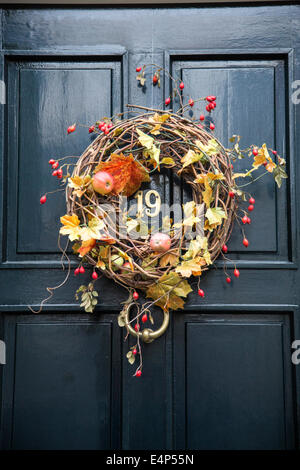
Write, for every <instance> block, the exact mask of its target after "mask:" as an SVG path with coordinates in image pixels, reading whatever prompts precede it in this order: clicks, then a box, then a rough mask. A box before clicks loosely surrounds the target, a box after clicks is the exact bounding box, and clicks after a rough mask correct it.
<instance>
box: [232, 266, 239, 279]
mask: <svg viewBox="0 0 300 470" xmlns="http://www.w3.org/2000/svg"><path fill="white" fill-rule="evenodd" d="M233 274H234V275H235V277H240V271H239V270H238V269H236V268H235V270H234V271H233Z"/></svg>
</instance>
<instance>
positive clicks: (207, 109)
mask: <svg viewBox="0 0 300 470" xmlns="http://www.w3.org/2000/svg"><path fill="white" fill-rule="evenodd" d="M205 109H206V111H208V112H209V113H210V112H211V109H210V106H209V104H207V105H206V106H205Z"/></svg>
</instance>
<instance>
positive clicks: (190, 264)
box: [175, 258, 206, 277]
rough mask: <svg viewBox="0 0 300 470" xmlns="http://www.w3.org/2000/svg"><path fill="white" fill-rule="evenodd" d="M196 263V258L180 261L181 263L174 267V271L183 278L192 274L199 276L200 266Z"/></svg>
mask: <svg viewBox="0 0 300 470" xmlns="http://www.w3.org/2000/svg"><path fill="white" fill-rule="evenodd" d="M197 261H198V258H195V259H190V260H188V261H182V263H181V264H180V265H179V266H177V267H176V269H175V271H176V272H177V273H180V274H181V275H182V276H184V277H190V276H191V275H192V274H193V275H194V276H199V275H200V274H201V264H200V263H198V262H197ZM204 263H205V262H204ZM205 264H206V263H205Z"/></svg>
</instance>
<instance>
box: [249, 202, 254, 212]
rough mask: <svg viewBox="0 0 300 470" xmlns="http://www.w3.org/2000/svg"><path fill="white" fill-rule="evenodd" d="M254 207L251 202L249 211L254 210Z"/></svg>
mask: <svg viewBox="0 0 300 470" xmlns="http://www.w3.org/2000/svg"><path fill="white" fill-rule="evenodd" d="M253 209H254V206H253V205H252V204H250V206H248V211H249V212H252V211H253Z"/></svg>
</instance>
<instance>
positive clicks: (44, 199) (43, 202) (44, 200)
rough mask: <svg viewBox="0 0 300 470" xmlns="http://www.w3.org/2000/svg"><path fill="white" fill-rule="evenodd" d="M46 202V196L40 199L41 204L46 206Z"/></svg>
mask: <svg viewBox="0 0 300 470" xmlns="http://www.w3.org/2000/svg"><path fill="white" fill-rule="evenodd" d="M46 201H47V198H46V196H42V197H41V199H40V204H45V202H46Z"/></svg>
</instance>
